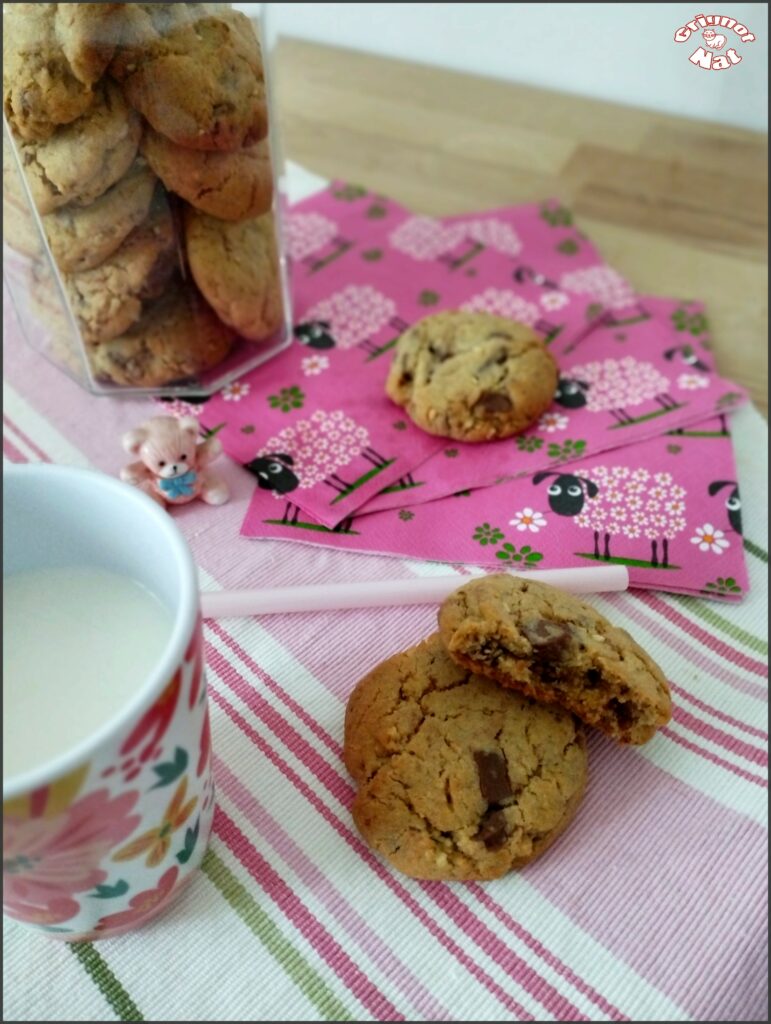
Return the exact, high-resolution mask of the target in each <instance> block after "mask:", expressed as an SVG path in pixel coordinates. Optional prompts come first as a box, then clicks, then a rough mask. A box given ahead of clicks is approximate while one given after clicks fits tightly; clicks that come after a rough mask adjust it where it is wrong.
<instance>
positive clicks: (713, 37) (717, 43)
mask: <svg viewBox="0 0 771 1024" xmlns="http://www.w3.org/2000/svg"><path fill="white" fill-rule="evenodd" d="M702 38H703V39H704V42H705V43H706V44H707V46H708V47H709V48H710V50H722V49H723V47H724V46H725V44H726V42H727V40H726V37H725V36H723V35H720V34H719V33H718V32H716V31H715V30H714V28H705V29H704V31H703V32H702Z"/></svg>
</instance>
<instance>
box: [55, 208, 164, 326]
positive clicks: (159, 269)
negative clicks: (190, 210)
mask: <svg viewBox="0 0 771 1024" xmlns="http://www.w3.org/2000/svg"><path fill="white" fill-rule="evenodd" d="M175 266H176V238H175V234H174V222H173V220H172V216H171V211H170V209H169V206H168V203H167V202H166V198H165V197H159V199H158V201H157V202H156V203H155V204H154V207H153V209H152V211H151V212H150V215H149V216H148V217H147V219H146V220H145V221H144V222H143V223H142V224H140V225H139V227H137V228H135V229H134V230H133V231H132V232H131V234H130V235H128V237H127V238H126V239H125V240H124V241H123V243H122V245H120V247H119V248H118V249H116V250H115V252H114V253H113V254H112V255H111V256H110V257H109V259H107V260H105V261H104V262H103V263H101V264H100V265H99V266H98V267H94V268H93V269H92V270H85V271H82V272H81V273H78V274H66V275H64V283H65V286H66V288H67V293H68V295H69V298H70V305H71V307H72V311H73V313H74V314H75V317H76V319H77V321H78V324H79V326H80V330H81V334H82V335H83V340H84V341H85V342H87V343H88V344H91V345H95V344H98V343H99V342H104V341H109V340H110V339H111V338H116V337H117V336H118V335H119V334H123V332H124V331H126V330H128V328H129V327H131V325H132V324H133V323H135V322H136V321H137V320H138V319H139V318H140V316H141V315H142V310H143V307H144V303H145V302H146V301H147V300H148V299H154V298H156V297H157V296H158V295H160V293H161V291H162V290H163V288H164V285H165V284H166V282H167V281H168V280H169V278H170V277H171V275H172V273H173V272H174V269H175Z"/></svg>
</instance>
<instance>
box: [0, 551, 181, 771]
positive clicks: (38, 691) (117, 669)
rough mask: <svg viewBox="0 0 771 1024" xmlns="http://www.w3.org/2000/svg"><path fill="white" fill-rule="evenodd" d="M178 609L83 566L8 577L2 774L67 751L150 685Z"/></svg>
mask: <svg viewBox="0 0 771 1024" xmlns="http://www.w3.org/2000/svg"><path fill="white" fill-rule="evenodd" d="M172 624H173V619H172V615H171V612H170V611H169V610H168V608H166V606H165V605H164V604H162V603H161V601H160V600H159V599H158V598H157V597H156V596H155V595H154V594H152V593H151V592H150V591H149V590H147V589H146V588H145V587H143V586H142V585H141V584H139V583H137V582H135V581H134V580H132V579H130V578H128V577H126V576H121V575H119V574H117V573H113V572H109V571H107V570H105V569H99V568H95V567H85V566H72V567H66V568H47V569H36V570H31V571H26V572H19V573H15V574H14V575H11V576H6V577H5V578H4V580H3V639H4V642H3V777H4V779H8V778H9V777H10V776H13V775H19V774H21V773H23V772H27V771H30V770H31V769H34V768H38V767H40V766H41V765H44V764H46V763H47V762H49V761H50V760H52V759H53V758H56V757H58V756H59V755H61V754H65V753H66V752H68V751H69V750H71V749H73V748H74V747H76V746H77V745H78V744H79V743H81V742H82V741H83V740H85V739H87V738H88V737H89V736H90V735H92V734H93V733H94V732H95V731H96V730H98V729H99V728H100V727H101V726H103V725H105V724H106V723H107V722H109V721H110V720H112V719H114V718H115V717H116V716H117V715H118V714H119V713H120V711H121V710H122V708H124V707H125V706H126V705H127V704H128V703H129V702H130V701H131V700H132V698H133V697H134V696H135V695H136V693H137V692H138V691H139V690H141V689H142V688H143V686H144V685H145V683H146V681H147V678H148V676H149V675H150V673H151V672H152V670H153V669H154V668H155V666H156V665H157V664H158V663H159V661H160V660H161V658H162V655H163V652H164V650H165V648H166V646H167V644H168V642H169V639H170V636H171V632H172Z"/></svg>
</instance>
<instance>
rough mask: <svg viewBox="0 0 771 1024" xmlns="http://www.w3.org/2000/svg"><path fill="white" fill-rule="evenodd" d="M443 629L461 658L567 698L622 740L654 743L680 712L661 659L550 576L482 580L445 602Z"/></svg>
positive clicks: (554, 699)
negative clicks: (549, 579) (542, 580)
mask: <svg viewBox="0 0 771 1024" xmlns="http://www.w3.org/2000/svg"><path fill="white" fill-rule="evenodd" d="M439 633H440V635H441V637H442V640H443V642H444V644H445V646H446V647H447V650H448V651H449V653H450V655H451V657H452V658H453V659H454V660H455V661H456V662H457V663H458V664H459V665H462V666H463V667H464V668H466V669H469V670H471V671H473V672H479V673H480V674H481V675H484V676H489V677H490V678H491V679H495V680H497V681H498V682H499V683H500V684H501V685H502V686H504V687H511V688H513V689H515V690H518V691H519V692H521V693H523V694H525V695H526V696H528V697H534V698H535V699H536V700H539V701H546V702H547V703H549V704H559V705H561V706H562V707H564V708H567V709H568V710H569V711H572V712H573V713H574V714H575V715H577V716H578V717H579V718H580V719H582V720H583V721H584V722H586V723H587V725H592V726H594V727H595V728H597V729H599V730H600V731H602V732H604V733H606V734H607V735H608V736H611V737H613V739H615V740H618V742H619V743H632V744H640V743H645V742H646V741H647V740H649V739H650V738H651V737H652V736H653V734H654V733H655V732H656V730H657V729H658V728H659V727H660V726H662V725H665V724H666V723H667V722H668V721H669V719H670V716H671V713H672V700H671V696H670V693H669V687H668V686H667V681H666V679H665V678H664V674H663V673H662V671H661V669H660V668H659V666H658V665H657V664H656V663H655V662H654V661H653V659H652V658H651V657H650V656H649V655H648V654H646V652H645V651H644V650H643V649H642V648H641V647H640V646H639V644H637V643H636V642H635V641H634V640H633V639H632V637H631V636H630V635H629V634H628V633H627V632H626V631H625V630H623V629H619V628H617V627H616V626H613V625H611V623H610V622H608V620H607V619H606V618H605V617H604V616H602V615H600V613H599V612H598V611H596V609H594V608H592V607H591V605H588V604H585V603H584V602H583V601H580V600H579V599H578V598H577V597H574V596H573V595H572V594H566V593H564V592H563V591H561V590H557V589H556V588H555V587H550V586H547V585H546V584H545V583H538V582H537V581H535V580H530V579H524V578H521V577H514V576H506V575H493V576H485V577H482V578H480V579H476V580H472V581H471V582H469V583H467V584H466V585H465V586H463V587H460V589H458V590H456V591H455V593H453V594H451V595H450V596H449V597H448V598H447V599H446V600H445V602H444V603H443V604H442V606H441V608H440V610H439Z"/></svg>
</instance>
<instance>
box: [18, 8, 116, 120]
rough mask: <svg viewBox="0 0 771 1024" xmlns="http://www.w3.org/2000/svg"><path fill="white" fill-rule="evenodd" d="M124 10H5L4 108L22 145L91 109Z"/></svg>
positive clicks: (110, 55)
mask: <svg viewBox="0 0 771 1024" xmlns="http://www.w3.org/2000/svg"><path fill="white" fill-rule="evenodd" d="M124 6H125V5H124V4H91V3H88V4H84V3H79V4H37V3H32V4H3V106H4V110H5V115H6V117H7V118H8V121H9V122H10V124H11V125H12V126H13V128H14V130H15V131H16V132H17V134H18V135H19V136H20V137H21V138H23V139H26V140H43V139H47V138H49V137H50V136H51V135H53V133H54V131H55V130H56V128H57V126H58V125H62V124H69V123H70V122H71V121H74V120H75V119H76V118H79V117H80V116H81V115H82V114H85V112H86V111H87V110H89V109H90V107H91V105H92V103H93V101H94V98H95V94H94V92H93V89H92V87H93V86H94V84H95V83H96V82H97V81H98V79H99V78H100V77H101V75H102V73H103V72H104V70H105V68H106V67H107V65H108V63H109V62H110V59H111V57H112V54H113V51H114V49H115V42H116V38H117V32H118V27H117V24H116V21H115V19H116V15H117V13H118V9H119V8H121V7H124Z"/></svg>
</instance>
